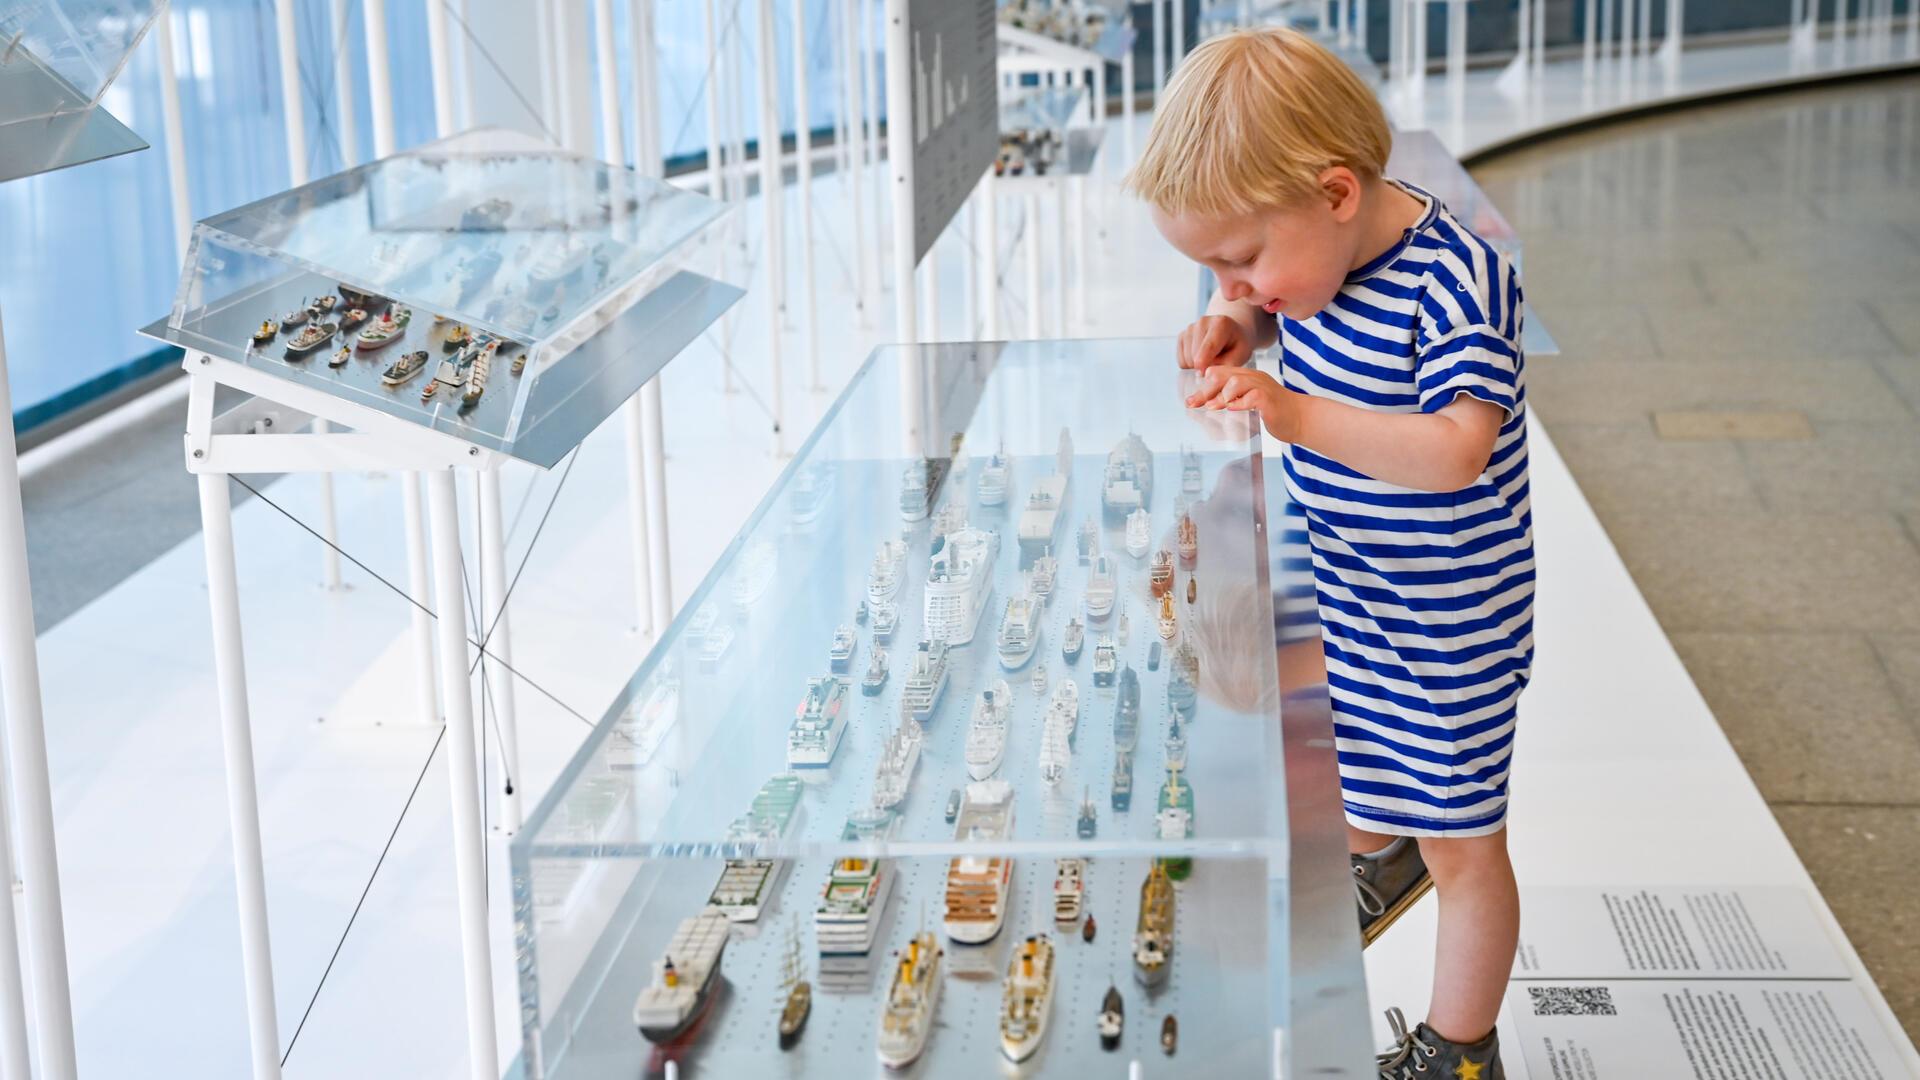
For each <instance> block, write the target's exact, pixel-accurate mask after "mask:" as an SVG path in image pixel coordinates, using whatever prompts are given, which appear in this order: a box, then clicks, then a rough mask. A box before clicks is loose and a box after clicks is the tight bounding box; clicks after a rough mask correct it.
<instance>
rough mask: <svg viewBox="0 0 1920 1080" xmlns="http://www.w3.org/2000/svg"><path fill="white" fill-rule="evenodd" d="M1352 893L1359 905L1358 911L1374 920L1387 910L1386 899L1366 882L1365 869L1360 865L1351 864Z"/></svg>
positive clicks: (1369, 882) (1371, 883) (1371, 884)
mask: <svg viewBox="0 0 1920 1080" xmlns="http://www.w3.org/2000/svg"><path fill="white" fill-rule="evenodd" d="M1353 891H1354V893H1355V894H1356V896H1355V898H1356V899H1357V900H1358V901H1359V903H1360V910H1361V911H1364V912H1366V913H1367V914H1368V915H1371V916H1373V917H1374V918H1379V917H1380V916H1381V915H1382V914H1384V913H1385V912H1386V910H1387V900H1386V897H1383V896H1381V895H1380V890H1379V889H1376V888H1374V887H1373V882H1371V881H1368V880H1367V868H1366V867H1365V866H1364V865H1362V864H1361V863H1354V864H1353Z"/></svg>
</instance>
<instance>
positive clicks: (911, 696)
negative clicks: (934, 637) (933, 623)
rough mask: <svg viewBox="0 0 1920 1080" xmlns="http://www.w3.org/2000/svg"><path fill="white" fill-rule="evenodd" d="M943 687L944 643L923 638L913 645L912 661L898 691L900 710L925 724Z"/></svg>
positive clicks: (937, 701)
mask: <svg viewBox="0 0 1920 1080" xmlns="http://www.w3.org/2000/svg"><path fill="white" fill-rule="evenodd" d="M946 689H947V643H946V642H944V641H922V642H921V643H920V644H919V646H918V647H916V648H915V649H914V652H913V663H912V665H911V666H910V667H908V668H907V685H906V689H905V690H904V691H903V692H902V693H901V695H900V707H901V710H902V711H903V712H905V713H906V714H907V715H909V716H912V717H913V718H914V719H915V720H918V721H920V722H921V723H923V724H924V723H926V722H927V721H928V720H929V719H931V718H932V716H933V710H934V708H935V707H936V706H938V705H939V704H940V695H941V694H944V693H945V692H946Z"/></svg>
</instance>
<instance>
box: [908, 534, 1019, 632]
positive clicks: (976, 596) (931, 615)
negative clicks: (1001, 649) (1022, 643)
mask: <svg viewBox="0 0 1920 1080" xmlns="http://www.w3.org/2000/svg"><path fill="white" fill-rule="evenodd" d="M999 554H1000V534H999V533H996V532H994V531H992V530H991V529H976V528H972V527H968V528H964V529H961V530H960V531H958V532H956V533H954V534H953V535H951V536H948V537H947V538H946V543H945V544H943V545H941V547H940V550H939V551H936V552H934V554H933V560H932V563H931V565H930V566H929V567H928V570H927V589H926V604H925V611H926V617H925V623H926V634H927V636H928V637H931V638H938V639H940V640H942V641H945V642H946V643H947V644H948V645H950V646H957V645H965V644H966V643H967V642H969V641H972V640H973V633H974V631H975V630H976V629H977V628H978V627H979V625H980V613H981V612H982V611H985V610H986V607H987V597H988V596H989V595H991V594H992V592H993V562H994V559H995V558H996V557H997V556H998V555H999Z"/></svg>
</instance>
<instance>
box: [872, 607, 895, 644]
mask: <svg viewBox="0 0 1920 1080" xmlns="http://www.w3.org/2000/svg"><path fill="white" fill-rule="evenodd" d="M899 625H900V608H899V607H898V606H896V605H894V604H881V605H880V606H879V607H877V608H874V609H873V640H874V641H876V642H878V643H879V644H881V645H885V644H887V643H888V642H891V641H892V640H893V630H894V627H896V626H899Z"/></svg>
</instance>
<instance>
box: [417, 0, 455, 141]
mask: <svg viewBox="0 0 1920 1080" xmlns="http://www.w3.org/2000/svg"><path fill="white" fill-rule="evenodd" d="M421 2H422V3H424V4H426V6H427V69H428V71H429V73H430V74H431V75H432V76H433V130H434V131H435V132H437V133H438V134H439V135H440V137H441V138H445V137H447V136H448V135H451V134H453V131H454V127H453V110H454V95H453V62H452V61H451V60H449V59H448V57H447V9H446V8H445V7H444V6H443V0H421Z"/></svg>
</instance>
